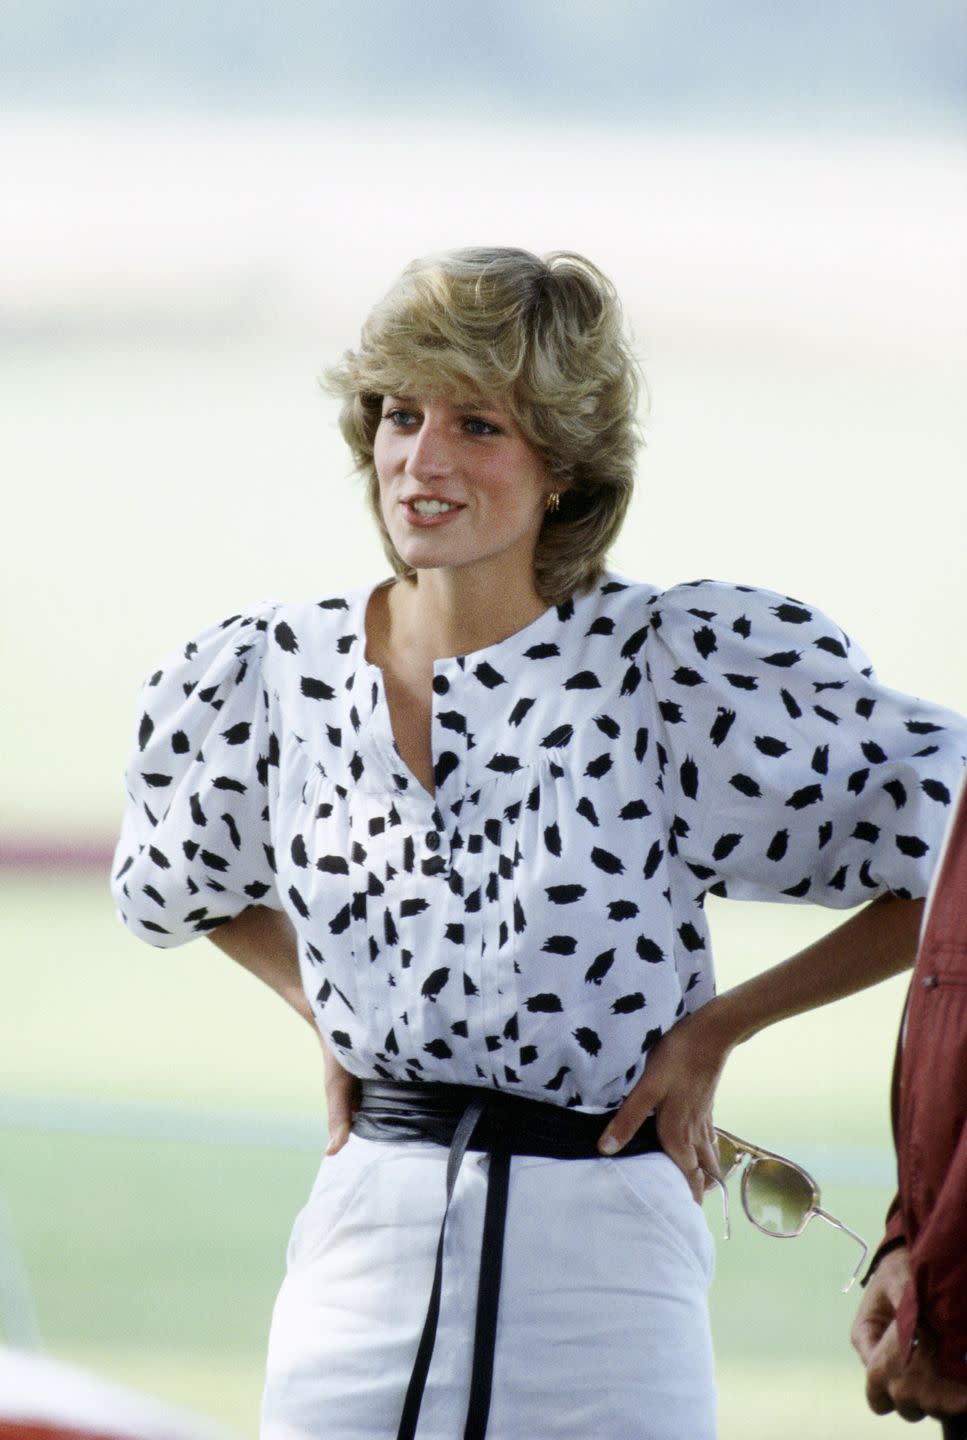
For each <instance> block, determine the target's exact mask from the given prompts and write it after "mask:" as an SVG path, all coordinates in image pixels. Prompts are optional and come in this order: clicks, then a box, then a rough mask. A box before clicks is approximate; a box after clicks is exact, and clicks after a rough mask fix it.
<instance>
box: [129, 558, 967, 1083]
mask: <svg viewBox="0 0 967 1440" xmlns="http://www.w3.org/2000/svg"><path fill="white" fill-rule="evenodd" d="M371 593H372V588H371V587H367V588H366V589H360V590H357V591H354V592H352V593H350V594H347V595H346V596H345V597H338V598H328V599H325V600H322V601H319V602H318V603H308V602H307V603H302V604H295V605H281V606H273V605H265V606H262V607H259V608H257V609H256V610H253V611H251V612H249V613H247V614H245V615H236V616H233V617H232V618H231V619H228V620H226V621H224V622H223V623H222V624H221V625H217V626H215V627H213V628H212V629H209V630H205V631H204V632H203V633H202V634H201V635H200V636H198V638H197V639H196V640H194V641H192V642H191V643H190V644H189V645H188V646H187V647H186V648H185V649H184V650H182V651H181V652H179V653H178V654H176V655H174V656H173V657H171V658H170V659H168V660H167V661H165V663H164V664H163V666H162V668H161V669H160V670H158V671H156V673H155V674H154V675H152V676H151V678H150V679H149V680H148V682H147V684H146V686H145V688H144V691H143V695H142V698H141V708H140V720H139V724H138V731H137V741H136V746H135V750H134V755H133V758H132V760H131V763H130V766H129V769H128V772H127V786H128V792H129V797H130V803H129V806H128V810H127V815H126V818H125V822H124V828H123V832H122V835H121V839H120V842H119V846H118V852H117V860H116V865H115V882H114V888H115V896H116V900H117V904H118V906H119V909H120V912H121V916H122V919H123V920H124V922H125V924H126V925H128V926H129V927H130V928H131V929H132V930H133V931H134V933H135V934H137V935H139V936H141V937H142V938H143V939H145V940H148V941H150V942H151V943H152V944H154V945H161V946H168V945H178V944H181V943H182V942H184V941H186V940H190V939H192V938H194V937H195V936H197V935H200V934H204V933H205V932H206V931H210V930H212V929H214V928H215V927H216V926H217V925H219V924H221V923H222V922H223V921H225V920H228V919H229V918H231V917H232V916H234V915H237V914H238V913H239V911H241V910H242V909H244V908H245V907H246V906H247V905H250V904H253V903H259V904H264V905H271V906H274V907H277V908H281V909H284V910H285V911H286V912H287V914H288V915H289V917H290V919H291V921H292V923H293V925H294V926H295V928H296V931H297V933H298V936H299V950H300V960H301V966H302V976H303V982H304V984H305V989H306V993H307V995H308V997H309V1000H310V1002H311V1004H312V1007H313V1010H314V1012H315V1014H316V1017H317V1020H318V1024H319V1028H320V1030H321V1031H322V1033H323V1034H324V1035H325V1036H326V1038H327V1040H328V1041H329V1043H330V1044H331V1045H332V1047H333V1049H334V1051H335V1053H336V1054H337V1055H338V1056H339V1058H340V1059H341V1060H342V1061H343V1063H344V1064H345V1065H346V1067H347V1068H348V1069H349V1070H351V1071H353V1072H354V1073H356V1074H358V1075H364V1076H367V1075H369V1076H374V1075H378V1076H383V1077H390V1078H394V1079H399V1080H406V1079H413V1080H421V1081H449V1082H458V1083H469V1084H482V1085H493V1086H497V1087H501V1088H506V1089H512V1090H516V1091H518V1092H520V1093H521V1094H524V1095H528V1096H531V1097H534V1098H537V1099H543V1100H551V1101H555V1102H557V1103H559V1104H562V1105H571V1106H577V1107H580V1108H582V1109H585V1110H589V1111H597V1110H602V1109H608V1108H610V1107H612V1106H615V1105H617V1104H618V1103H619V1102H620V1101H621V1099H622V1098H623V1096H624V1095H626V1094H627V1092H628V1090H629V1089H630V1088H631V1086H632V1085H633V1083H634V1081H635V1080H636V1079H637V1078H638V1076H639V1075H640V1073H641V1071H642V1069H643V1067H644V1064H645V1057H646V1055H647V1053H648V1051H649V1050H650V1049H651V1047H652V1046H653V1045H654V1044H655V1042H656V1041H657V1040H658V1038H659V1037H660V1036H661V1035H662V1034H663V1032H664V1031H666V1030H667V1029H668V1028H669V1026H671V1025H673V1024H674V1023H675V1020H676V1018H678V1017H679V1016H681V1015H682V1014H683V1013H684V1012H685V1011H687V1010H695V1009H697V1008H698V1007H699V1006H701V1005H703V1004H704V1003H705V1002H706V1001H707V1000H708V999H709V998H710V996H711V995H712V994H713V989H714V980H713V967H712V956H711V948H710V943H709V937H708V932H707V929H706V925H705V919H704V913H703V899H704V896H705V895H706V893H708V892H709V891H711V892H713V893H715V894H720V895H728V896H733V897H738V898H743V899H749V898H752V899H770V900H781V899H791V900H805V901H817V902H819V903H820V904H823V905H833V906H849V905H855V904H857V903H859V902H861V901H864V900H868V899H870V898H872V897H874V896H876V895H878V894H882V893H883V892H885V891H893V892H894V893H896V894H900V895H908V896H911V895H912V896H920V895H923V894H925V893H926V889H927V884H928V881H929V878H930V873H931V870H932V867H933V864H934V861H935V858H936V855H937V852H938V847H939V843H940V839H941V835H942V831H943V829H944V825H945V822H946V819H947V815H948V811H949V805H950V797H951V791H952V790H954V789H955V788H956V785H957V783H958V781H959V778H960V773H961V769H962V765H963V757H964V753H965V733H967V732H965V726H964V722H963V721H962V720H961V719H960V718H959V717H958V716H956V715H954V714H952V713H951V712H949V711H945V710H941V709H939V708H937V707H936V706H932V705H928V704H925V703H923V702H921V701H919V700H913V699H910V698H909V697H907V696H905V695H900V694H898V693H897V692H895V691H891V690H886V689H883V688H882V687H880V686H879V685H878V684H877V682H876V681H875V679H874V678H873V675H872V671H871V669H870V667H869V665H868V662H867V661H866V659H865V657H864V656H862V655H861V654H860V653H859V652H858V650H857V649H856V647H855V646H853V645H851V644H850V641H849V640H848V639H847V637H846V636H845V635H844V634H843V632H842V631H841V630H839V629H838V628H837V627H836V626H835V625H833V624H832V623H831V622H830V621H829V620H828V619H827V618H826V617H825V616H824V615H822V614H821V613H820V612H819V611H817V610H814V609H812V607H808V606H805V605H802V604H801V603H799V602H798V601H794V600H791V599H789V598H787V597H784V596H781V595H776V594H772V593H770V592H768V591H763V590H755V589H750V588H748V587H746V586H736V585H728V584H720V583H717V582H713V581H700V582H697V583H694V584H691V585H682V586H678V587H677V588H675V589H673V590H669V591H665V592H664V593H662V592H660V591H658V590H655V589H653V588H651V587H649V586H646V585H639V584H633V583H630V582H627V581H625V580H622V579H620V578H617V577H614V576H611V577H608V578H607V579H606V581H605V582H604V583H602V584H601V585H599V586H598V587H596V588H595V589H594V590H593V591H592V592H591V593H589V594H587V595H584V596H581V597H579V598H577V599H575V600H573V601H569V602H567V603H566V604H564V605H561V606H559V607H552V608H551V609H549V610H547V611H545V613H544V614H543V615H541V616H540V617H539V618H538V619H537V620H535V621H534V622H533V623H532V624H531V625H528V626H527V627H526V628H525V629H523V630H521V631H519V632H518V633H517V634H515V635H512V636H511V637H510V638H509V639H508V640H504V641H501V642H500V643H499V644H497V645H493V646H491V647H489V648H488V649H485V650H481V651H477V652H475V653H473V654H470V655H465V656H460V657H457V658H456V659H446V660H439V661H437V662H436V665H435V666H434V680H433V691H434V695H433V732H432V737H433V756H434V766H435V777H436V795H435V796H431V795H429V794H428V793H427V792H426V790H424V789H423V788H422V786H421V785H420V784H419V783H418V782H417V781H416V779H415V778H414V777H413V776H412V775H411V774H410V773H409V772H408V771H407V768H406V766H405V764H404V763H403V761H402V760H401V758H400V756H399V753H398V752H397V750H396V748H395V745H394V742H393V735H392V730H391V728H390V718H389V712H388V708H387V704H386V699H385V696H384V693H383V685H382V675H381V672H380V670H378V669H377V668H376V667H374V666H373V665H371V664H369V662H368V661H367V660H366V658H365V655H364V646H365V635H364V617H365V613H366V606H367V602H368V600H369V597H370V595H371Z"/></svg>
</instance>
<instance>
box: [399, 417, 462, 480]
mask: <svg viewBox="0 0 967 1440" xmlns="http://www.w3.org/2000/svg"><path fill="white" fill-rule="evenodd" d="M452 467H453V454H452V450H451V447H450V442H449V440H448V438H447V436H446V433H445V431H444V430H443V428H442V427H441V426H440V425H435V424H433V423H431V422H429V421H427V420H424V421H423V424H422V425H421V426H420V428H419V430H418V431H417V432H416V434H415V435H414V436H413V443H412V446H411V448H410V453H409V455H408V456H407V460H406V469H407V471H408V473H409V474H410V475H411V476H412V477H413V479H414V480H419V481H427V480H433V479H436V478H437V477H440V476H444V475H448V474H449V473H450V471H451V469H452Z"/></svg>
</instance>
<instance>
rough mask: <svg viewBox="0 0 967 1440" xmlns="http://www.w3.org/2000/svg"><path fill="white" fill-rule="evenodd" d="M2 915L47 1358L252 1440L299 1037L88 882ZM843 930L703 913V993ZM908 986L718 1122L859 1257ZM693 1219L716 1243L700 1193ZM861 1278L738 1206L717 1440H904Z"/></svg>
mask: <svg viewBox="0 0 967 1440" xmlns="http://www.w3.org/2000/svg"><path fill="white" fill-rule="evenodd" d="M0 898H2V932H0V940H2V944H3V954H4V957H5V960H6V963H5V965H4V967H3V968H2V971H0V1017H2V1019H0V1201H2V1202H3V1210H4V1211H5V1226H6V1230H7V1231H8V1232H9V1236H8V1243H9V1241H10V1239H12V1241H13V1243H14V1244H15V1247H16V1251H17V1252H18V1253H19V1256H20V1258H21V1259H22V1261H23V1263H24V1266H25V1268H26V1273H27V1276H28V1278H29V1285H30V1289H31V1292H32V1296H33V1301H34V1304H35V1306H36V1312H37V1321H38V1324H39V1328H40V1332H41V1336H42V1339H43V1341H44V1343H45V1345H46V1346H47V1347H48V1348H49V1349H50V1350H51V1351H53V1352H54V1353H56V1354H58V1355H61V1356H63V1357H65V1358H71V1359H74V1360H78V1361H81V1362H82V1363H85V1364H88V1365H90V1366H92V1367H94V1368H95V1369H97V1370H99V1371H100V1372H101V1373H103V1374H105V1375H108V1376H112V1377H114V1378H116V1379H119V1380H122V1381H125V1382H128V1383H132V1384H135V1385H138V1386H140V1387H143V1388H144V1389H146V1390H148V1391H151V1392H153V1393H155V1394H157V1395H159V1396H164V1397H167V1398H169V1399H170V1400H173V1401H176V1402H179V1403H181V1404H187V1405H190V1406H193V1407H194V1408H196V1409H197V1410H198V1411H200V1412H203V1413H206V1414H207V1415H209V1416H211V1417H212V1418H215V1419H220V1420H222V1421H223V1422H225V1423H228V1424H230V1425H234V1427H235V1429H236V1431H237V1433H238V1435H239V1437H244V1440H253V1437H254V1436H255V1435H256V1433H257V1414H258V1397H259V1391H260V1385H261V1371H262V1355H263V1349H264V1344H265V1337H266V1333H267V1329H268V1322H269V1313H270V1309H271V1304H272V1299H273V1296H274V1292H275V1289H276V1287H277V1285H278V1282H279V1279H280V1277H281V1270H282V1264H283V1255H284V1248H285V1242H286V1238H287V1234H288V1230H289V1226H290V1224H291V1221H292V1218H293V1216H294V1214H295V1212H296V1210H297V1209H298V1207H299V1205H300V1204H301V1202H302V1199H303V1198H304V1196H305V1193H306V1191H307V1190H308V1187H309V1185H310V1184H311V1181H312V1177H313V1175H314V1172H315V1169H316V1166H317V1164H318V1160H319V1153H320V1151H321V1149H322V1145H323V1140H324V1134H325V1127H324V1115H323V1107H322V1095H321V1083H320V1075H319V1063H318V1054H317V1050H316V1046H315V1042H314V1040H313V1038H312V1035H311V1033H310V1032H309V1031H308V1029H307V1028H306V1027H304V1026H302V1025H301V1023H300V1022H299V1021H297V1020H295V1019H294V1018H290V1016H289V1014H288V1012H287V1011H286V1010H285V1008H284V1007H283V1006H282V1005H280V1004H279V1003H278V1002H277V1001H275V1000H274V998H273V997H271V996H267V995H263V994H262V993H261V990H260V987H259V986H258V985H257V984H256V983H255V982H254V981H252V980H251V979H250V978H249V977H248V976H246V975H244V974H243V973H241V972H240V971H237V970H235V968H234V967H232V965H231V964H230V963H229V962H227V961H226V960H224V958H223V957H222V956H221V955H220V954H219V953H218V952H217V951H216V950H215V949H214V948H213V947H212V946H210V945H208V944H206V943H205V942H203V941H200V942H198V943H197V944H196V945H193V946H190V947H188V948H187V949H185V950H180V951H175V952H170V951H169V952H164V953H163V952H160V951H152V950H150V949H149V948H147V947H144V946H142V945H140V944H138V943H137V942H136V941H134V940H133V939H132V938H130V937H129V936H128V935H127V934H126V933H125V932H124V931H123V930H122V929H121V927H120V926H119V925H118V924H117V922H116V921H115V919H114V917H113V914H112V912H111V908H110V902H109V900H108V898H107V894H106V890H105V888H104V886H103V885H102V884H101V883H100V882H99V881H97V880H94V879H61V878H50V879H46V880H45V879H41V878H30V877H16V878H14V877H8V878H7V879H6V880H5V881H4V882H3V884H2V886H0ZM836 918H837V917H835V916H831V915H829V914H828V913H827V914H823V913H820V912H813V911H811V910H808V909H804V908H800V907H793V906H790V907H782V908H781V909H779V908H778V907H772V906H740V905H727V904H721V903H719V904H717V905H716V907H715V910H714V913H713V917H712V920H713V930H714V933H715V935H716V939H717V953H718V962H719V980H720V986H722V987H723V988H725V987H727V986H729V985H730V984H733V983H736V982H737V981H738V980H740V979H741V978H743V976H744V975H745V974H747V973H748V972H749V971H751V970H754V969H757V968H759V967H760V966H762V965H764V964H767V963H769V961H770V960H771V959H778V958H781V956H782V955H784V954H786V953H789V952H790V951H792V950H794V949H797V948H799V947H800V946H801V945H803V944H806V943H808V941H809V940H810V939H812V938H813V937H814V936H815V935H817V934H818V933H819V932H820V931H821V930H822V929H823V928H825V927H826V926H827V925H828V924H829V923H830V922H831V921H835V919H836ZM904 988H905V987H904V985H903V983H902V982H900V981H896V982H891V983H890V984H888V985H885V986H881V987H879V989H878V990H876V991H874V992H870V993H868V994H867V995H865V996H861V997H858V998H856V999H854V1000H852V1001H848V1002H844V1003H843V1004H841V1005H839V1006H837V1007H835V1008H833V1009H830V1010H828V1011H826V1012H823V1013H821V1014H818V1015H813V1016H808V1017H803V1018H801V1019H799V1020H796V1021H792V1022H788V1023H787V1024H785V1025H784V1026H782V1027H778V1028H777V1029H776V1030H774V1031H772V1032H770V1033H767V1034H765V1035H762V1036H760V1037H758V1038H757V1039H756V1040H754V1041H753V1042H751V1043H750V1044H749V1045H748V1046H746V1047H745V1048H744V1050H743V1051H742V1052H740V1053H739V1054H738V1055H736V1056H735V1057H734V1059H733V1062H732V1065H731V1068H730V1070H729V1072H728V1074H727V1075H726V1078H725V1080H724V1082H723V1085H722V1089H721V1092H720V1099H719V1105H718V1118H719V1120H720V1122H721V1123H722V1124H723V1125H726V1126H727V1127H728V1128H730V1129H733V1130H735V1131H736V1132H737V1133H739V1134H741V1135H745V1136H747V1137H748V1138H751V1139H756V1140H758V1141H759V1142H760V1143H762V1144H765V1145H770V1146H773V1147H774V1148H776V1149H780V1150H783V1151H785V1152H786V1153H790V1154H792V1155H793V1156H795V1157H796V1158H798V1159H800V1160H801V1161H802V1162H803V1163H804V1164H806V1166H807V1168H809V1169H810V1170H811V1171H812V1172H813V1173H814V1174H815V1176H816V1178H817V1179H818V1180H819V1181H820V1184H821V1185H822V1189H823V1200H824V1203H825V1204H826V1206H827V1207H828V1208H829V1209H830V1210H832V1211H833V1213H835V1214H838V1215H841V1216H842V1217H843V1218H844V1219H846V1220H847V1222H848V1223H849V1224H851V1225H852V1226H853V1227H854V1228H856V1229H858V1230H860V1231H861V1232H862V1233H865V1234H866V1235H867V1237H868V1238H869V1239H871V1240H875V1238H876V1237H877V1236H878V1233H879V1226H880V1223H881V1218H882V1214H883V1211H884V1209H885V1206H886V1203H887V1201H888V1199H889V1194H890V1184H891V1173H892V1162H891V1157H890V1147H889V1120H888V1113H887V1090H888V1080H889V1070H890V1062H891V1058H892V1050H893V1042H894V1038H895V1033H896V1025H897V1021H898V1017H899V1011H900V1007H901V1004H902V996H903V991H904ZM707 1213H708V1216H709V1220H710V1223H711V1225H712V1227H713V1231H714V1232H715V1233H717V1234H720V1233H721V1218H720V1217H721V1211H720V1205H719V1201H718V1199H717V1197H716V1196H714V1195H713V1196H712V1197H711V1198H710V1199H709V1200H708V1201H707ZM2 1218H3V1217H2V1216H0V1219H2ZM2 1242H3V1236H2V1234H0V1243H2ZM853 1260H854V1246H853V1245H852V1243H851V1242H850V1241H849V1240H848V1239H847V1238H846V1237H845V1236H842V1235H840V1234H837V1233H836V1232H834V1231H832V1230H830V1229H829V1228H827V1227H826V1226H823V1225H822V1224H820V1223H816V1224H814V1225H812V1226H811V1227H810V1228H809V1229H808V1230H807V1232H806V1234H805V1235H804V1236H803V1237H802V1238H801V1239H800V1240H797V1241H793V1242H780V1241H773V1240H769V1239H767V1238H766V1237H764V1236H762V1235H759V1234H758V1233H757V1232H756V1231H754V1230H753V1229H752V1228H751V1227H750V1226H749V1225H747V1224H746V1223H745V1221H744V1219H743V1218H742V1216H741V1213H740V1209H739V1201H738V1192H737V1187H735V1185H734V1184H733V1239H732V1240H731V1241H730V1242H729V1244H727V1245H726V1244H720V1245H719V1258H718V1273H717V1276H716V1281H715V1285H714V1288H713V1293H712V1302H713V1323H714V1327H715V1334H716V1342H717V1349H718V1355H719V1372H720V1386H721V1440H740V1437H741V1440H767V1437H769V1440H773V1437H775V1436H776V1435H779V1434H781V1435H784V1436H787V1437H791V1440H864V1437H867V1436H871V1437H872V1436H881V1437H886V1440H888V1437H889V1436H891V1435H899V1434H900V1433H902V1431H901V1422H899V1421H896V1420H894V1419H888V1420H877V1419H875V1418H874V1417H873V1416H872V1415H870V1414H869V1413H868V1412H867V1411H866V1409H865V1405H864V1402H863V1395H862V1384H861V1376H860V1370H859V1365H858V1362H857V1361H856V1360H855V1358H854V1356H853V1354H852V1352H851V1350H850V1348H849V1343H848V1331H849V1324H850V1319H851V1316H852V1312H853V1310H854V1308H855V1304H856V1297H855V1296H854V1295H850V1296H847V1297H844V1296H843V1295H841V1294H840V1293H839V1286H840V1284H841V1283H842V1281H843V1280H844V1279H845V1278H846V1275H847V1274H848V1272H849V1270H850V1268H851V1266H852V1264H853ZM0 1263H2V1262H0ZM5 1268H6V1271H7V1278H8V1280H10V1277H11V1276H12V1273H13V1272H12V1270H11V1267H10V1265H9V1260H8V1263H7V1265H6V1267H5Z"/></svg>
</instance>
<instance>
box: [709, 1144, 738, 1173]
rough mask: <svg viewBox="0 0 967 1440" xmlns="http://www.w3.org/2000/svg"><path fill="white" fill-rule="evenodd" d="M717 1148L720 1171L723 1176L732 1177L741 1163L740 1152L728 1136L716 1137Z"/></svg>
mask: <svg viewBox="0 0 967 1440" xmlns="http://www.w3.org/2000/svg"><path fill="white" fill-rule="evenodd" d="M715 1148H716V1150H717V1152H718V1157H719V1170H720V1172H721V1174H722V1175H731V1173H732V1171H733V1170H734V1169H735V1167H736V1165H738V1163H739V1152H738V1151H737V1150H736V1148H735V1146H734V1145H733V1144H732V1141H731V1140H730V1139H729V1138H728V1136H727V1135H716V1137H715Z"/></svg>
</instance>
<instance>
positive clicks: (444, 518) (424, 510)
mask: <svg viewBox="0 0 967 1440" xmlns="http://www.w3.org/2000/svg"><path fill="white" fill-rule="evenodd" d="M401 504H402V506H403V509H404V511H405V512H406V517H407V519H408V521H409V523H410V524H411V525H416V526H419V527H420V528H421V529H426V528H432V527H435V526H437V525H446V523H447V522H448V521H449V520H453V519H454V517H455V516H457V515H459V514H460V511H461V510H462V509H463V508H464V507H463V506H462V505H460V504H458V503H457V502H456V501H453V500H444V499H442V497H439V496H435V495H420V496H417V497H414V498H412V499H409V500H403V501H402V502H401Z"/></svg>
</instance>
